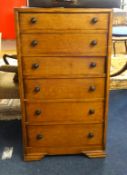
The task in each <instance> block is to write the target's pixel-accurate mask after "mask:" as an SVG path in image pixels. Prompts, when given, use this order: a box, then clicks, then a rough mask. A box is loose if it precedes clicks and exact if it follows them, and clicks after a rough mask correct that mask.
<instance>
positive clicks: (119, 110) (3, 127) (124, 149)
mask: <svg viewBox="0 0 127 175" xmlns="http://www.w3.org/2000/svg"><path fill="white" fill-rule="evenodd" d="M5 146H12V147H14V152H13V156H12V159H10V160H0V175H127V90H118V91H111V93H110V102H109V125H108V137H107V153H108V156H107V158H105V159H88V158H86V157H84V156H82V155H74V156H47V157H45V158H44V159H42V160H41V161H35V162H29V163H28V162H24V161H23V160H22V144H21V126H20V120H17V121H16V120H15V121H5V122H4V121H0V157H1V155H2V151H3V149H4V147H5Z"/></svg>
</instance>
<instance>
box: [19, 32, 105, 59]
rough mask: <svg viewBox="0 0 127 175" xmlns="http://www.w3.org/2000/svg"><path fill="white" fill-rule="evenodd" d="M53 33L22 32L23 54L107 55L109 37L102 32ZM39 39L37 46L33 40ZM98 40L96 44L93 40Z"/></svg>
mask: <svg viewBox="0 0 127 175" xmlns="http://www.w3.org/2000/svg"><path fill="white" fill-rule="evenodd" d="M96 33H97V32H96ZM96 33H93V34H82V33H81V34H80V33H78V34H77V33H75V34H71V33H62V34H61V33H57V34H56V33H54V34H53V33H52V34H47V33H45V34H40V33H39V34H37V33H36V34H22V35H21V42H22V43H24V44H23V45H22V48H21V52H22V55H23V56H58V55H61V56H62V55H63V56H69V55H70V56H71V55H72V56H85V55H89V56H105V55H106V51H107V37H106V34H105V33H101V34H99V35H98V34H96ZM33 41H37V43H38V44H37V45H36V46H34V47H33V46H32V42H33ZM92 41H96V42H97V44H96V45H92V44H91V42H92Z"/></svg>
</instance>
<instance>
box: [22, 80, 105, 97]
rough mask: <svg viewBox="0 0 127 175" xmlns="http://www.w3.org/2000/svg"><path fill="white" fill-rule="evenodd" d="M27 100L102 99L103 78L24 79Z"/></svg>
mask: <svg viewBox="0 0 127 175" xmlns="http://www.w3.org/2000/svg"><path fill="white" fill-rule="evenodd" d="M24 83H25V98H27V99H33V98H34V99H71V98H72V99H80V98H82V99H87V98H88V99H89V98H90V99H93V98H104V85H105V79H104V78H86V79H85V78H84V79H83V78H82V79H74V78H73V79H66V78H62V79H59V78H56V79H34V80H30V79H25V80H24Z"/></svg>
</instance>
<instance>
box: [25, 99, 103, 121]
mask: <svg viewBox="0 0 127 175" xmlns="http://www.w3.org/2000/svg"><path fill="white" fill-rule="evenodd" d="M103 109H104V103H103V102H87V103H85V102H43V103H26V116H27V118H26V120H27V121H28V122H34V123H35V122H57V121H58V122H65V123H66V122H68V121H70V122H88V123H91V122H103V115H104V110H103Z"/></svg>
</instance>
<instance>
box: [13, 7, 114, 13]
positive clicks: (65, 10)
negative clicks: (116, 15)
mask: <svg viewBox="0 0 127 175" xmlns="http://www.w3.org/2000/svg"><path fill="white" fill-rule="evenodd" d="M15 11H19V12H49V13H52V12H66V13H71V12H79V13H82V12H92V13H94V12H95V13H97V12H98V13H102V12H112V9H107V8H106V9H105V8H64V7H58V8H35V7H21V8H15Z"/></svg>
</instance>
